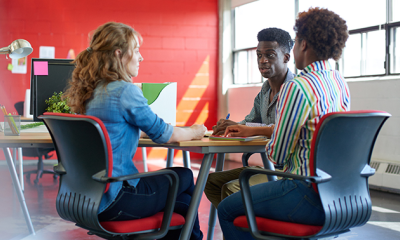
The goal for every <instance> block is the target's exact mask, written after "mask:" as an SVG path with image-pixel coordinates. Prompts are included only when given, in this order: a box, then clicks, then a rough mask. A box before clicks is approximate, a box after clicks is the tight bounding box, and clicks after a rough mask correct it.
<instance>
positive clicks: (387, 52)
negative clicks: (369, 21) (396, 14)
mask: <svg viewBox="0 0 400 240" xmlns="http://www.w3.org/2000/svg"><path fill="white" fill-rule="evenodd" d="M299 1H301V0H294V8H295V9H294V10H295V11H294V13H295V15H296V16H297V14H298V11H299V10H298V9H299ZM392 6H393V4H392V0H386V23H384V24H379V25H374V26H368V27H363V28H358V29H352V30H349V35H350V36H351V35H355V34H364V33H369V32H374V31H380V30H384V31H385V46H382V47H385V57H384V59H385V61H384V63H383V64H384V69H385V73H383V74H369V75H366V74H365V75H363V73H360V75H356V76H345V75H344V72H343V69H339V61H342V64H344V61H345V59H344V58H341V59H340V60H338V61H335V68H336V70H338V71H340V72H341V73H342V74H343V76H344V77H345V78H346V79H357V78H365V77H381V76H398V75H400V72H396V73H391V69H392V65H391V64H392V63H391V57H393V59H396V57H399V56H396V55H395V51H393V55H394V56H391V49H390V48H391V46H392V44H393V43H392V39H393V38H392V36H391V35H392V34H391V33H392V29H393V28H398V29H399V30H398V31H400V21H396V22H392V14H393V9H392ZM231 23H232V24H231V33H232V35H231V37H232V45H231V46H232V51H231V53H232V84H234V85H246V84H247V85H249V84H257V83H263V82H264V81H265V79H264V78H263V77H262V76H261V74H260V81H259V82H258V81H257V82H254V81H253V80H254V79H249V75H250V74H249V71H250V70H249V68H248V66H249V64H247V66H246V67H247V80H246V81H240V82H239V81H237V79H236V78H237V75H236V72H237V71H238V70H237V67H236V66H237V64H236V59H237V56H238V54H239V53H240V52H243V51H246V52H247V59H248V60H247V61H248V63H249V56H250V54H249V53H248V52H250V51H252V50H254V49H257V46H255V47H249V48H241V49H235V47H234V46H235V36H236V35H235V34H236V33H235V29H236V28H235V9H234V8H233V9H232V10H231ZM393 47H394V45H393ZM397 47H399V48H400V46H397ZM362 48H363V46H361V51H362V50H363V49H362ZM361 61H363V59H361ZM343 67H345V66H344V65H343ZM297 72H298V70H297V69H295V73H296V74H297Z"/></svg>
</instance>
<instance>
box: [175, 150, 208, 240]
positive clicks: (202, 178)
mask: <svg viewBox="0 0 400 240" xmlns="http://www.w3.org/2000/svg"><path fill="white" fill-rule="evenodd" d="M213 157H214V154H213V153H207V154H204V157H203V161H202V163H201V167H200V171H199V176H198V177H197V181H196V186H195V188H194V191H193V196H192V200H190V205H189V209H188V212H187V214H186V222H185V225H183V229H182V232H181V237H180V240H189V239H190V235H191V233H192V230H193V225H194V220H195V217H196V216H197V212H198V209H199V205H200V201H201V196H202V195H203V191H204V187H205V185H206V181H207V177H208V173H209V171H210V168H211V163H212V161H213Z"/></svg>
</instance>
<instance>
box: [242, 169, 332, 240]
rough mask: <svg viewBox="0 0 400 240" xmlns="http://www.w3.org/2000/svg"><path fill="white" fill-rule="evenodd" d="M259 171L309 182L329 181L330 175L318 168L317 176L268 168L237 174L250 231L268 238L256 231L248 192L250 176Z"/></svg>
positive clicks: (255, 236)
mask: <svg viewBox="0 0 400 240" xmlns="http://www.w3.org/2000/svg"><path fill="white" fill-rule="evenodd" d="M260 173H261V174H266V175H275V176H281V177H285V178H292V179H297V180H303V181H306V182H310V183H321V182H326V181H329V180H330V178H331V176H330V175H329V174H327V173H325V172H323V171H322V170H319V169H317V174H318V175H319V176H318V177H306V176H301V175H296V174H291V173H285V172H275V171H271V170H268V169H259V168H246V169H244V170H243V171H242V172H241V173H240V176H239V183H240V189H241V195H242V201H243V205H244V210H245V213H246V219H247V223H248V225H249V228H250V233H251V235H252V236H253V237H254V238H256V239H270V236H269V237H266V236H264V235H262V234H261V233H260V232H259V231H258V228H257V223H256V216H255V214H254V208H253V202H252V197H251V192H250V184H249V179H250V177H251V176H253V175H255V174H260Z"/></svg>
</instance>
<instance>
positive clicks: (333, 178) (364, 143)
mask: <svg viewBox="0 0 400 240" xmlns="http://www.w3.org/2000/svg"><path fill="white" fill-rule="evenodd" d="M390 116H391V115H390V114H388V113H385V112H380V111H350V112H336V113H329V114H326V115H325V116H323V117H322V118H321V121H320V122H319V123H318V126H317V127H316V131H315V133H314V135H313V140H312V143H311V153H310V158H311V159H310V171H312V173H311V176H310V177H304V176H301V175H295V174H290V173H281V172H274V171H270V170H266V169H245V170H243V172H242V173H241V174H240V186H241V189H242V191H241V194H242V199H243V202H244V206H245V212H246V215H245V216H239V217H238V218H236V219H235V220H234V225H235V226H236V227H238V228H239V229H242V230H244V231H250V232H251V235H252V236H253V237H254V238H255V239H270V238H271V236H273V237H274V238H273V239H317V238H325V237H332V236H338V235H339V234H341V233H345V232H348V231H350V228H352V227H357V226H362V225H364V224H365V223H366V222H367V221H368V219H369V218H370V216H371V211H372V205H371V198H370V195H369V189H368V177H369V176H372V175H373V174H374V173H375V169H373V168H371V167H370V166H369V163H370V160H371V154H372V150H373V147H374V145H375V141H376V138H377V136H378V134H379V131H380V129H381V127H382V125H383V124H384V122H385V121H386V120H387V119H388V118H389V117H390ZM259 173H264V174H267V175H277V176H281V177H286V178H293V179H298V180H304V181H306V182H310V183H313V184H314V187H315V190H316V191H317V192H318V193H319V195H320V198H321V202H322V205H323V208H324V211H325V222H324V224H323V225H322V226H313V225H305V224H298V223H290V222H283V221H277V220H273V219H267V218H262V217H256V216H255V213H254V210H253V206H252V202H251V193H250V187H249V184H248V181H249V178H250V177H251V176H252V175H254V174H259ZM249 226H250V227H249Z"/></svg>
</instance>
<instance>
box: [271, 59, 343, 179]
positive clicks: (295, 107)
mask: <svg viewBox="0 0 400 240" xmlns="http://www.w3.org/2000/svg"><path fill="white" fill-rule="evenodd" d="M348 110H350V92H349V88H348V86H347V83H346V82H345V80H344V78H343V77H342V76H341V75H340V73H339V72H338V71H335V70H333V69H332V68H331V66H330V64H329V62H328V61H325V60H323V61H317V62H314V63H312V64H310V65H308V66H307V67H306V68H305V69H304V70H303V71H302V72H301V73H300V74H299V75H298V76H297V77H296V78H294V79H292V80H290V81H288V82H287V83H285V84H283V85H282V87H281V90H280V94H279V99H278V103H277V106H276V123H275V129H274V132H273V134H272V136H271V141H270V142H269V143H268V144H267V146H266V151H267V157H268V159H269V160H270V161H272V162H273V163H274V164H276V165H283V169H284V171H285V172H290V173H293V174H299V175H303V176H309V175H310V166H309V159H310V150H311V140H312V136H313V134H314V131H315V128H316V126H317V124H318V122H319V120H320V119H321V118H322V116H323V115H324V114H327V113H330V112H340V111H348Z"/></svg>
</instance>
